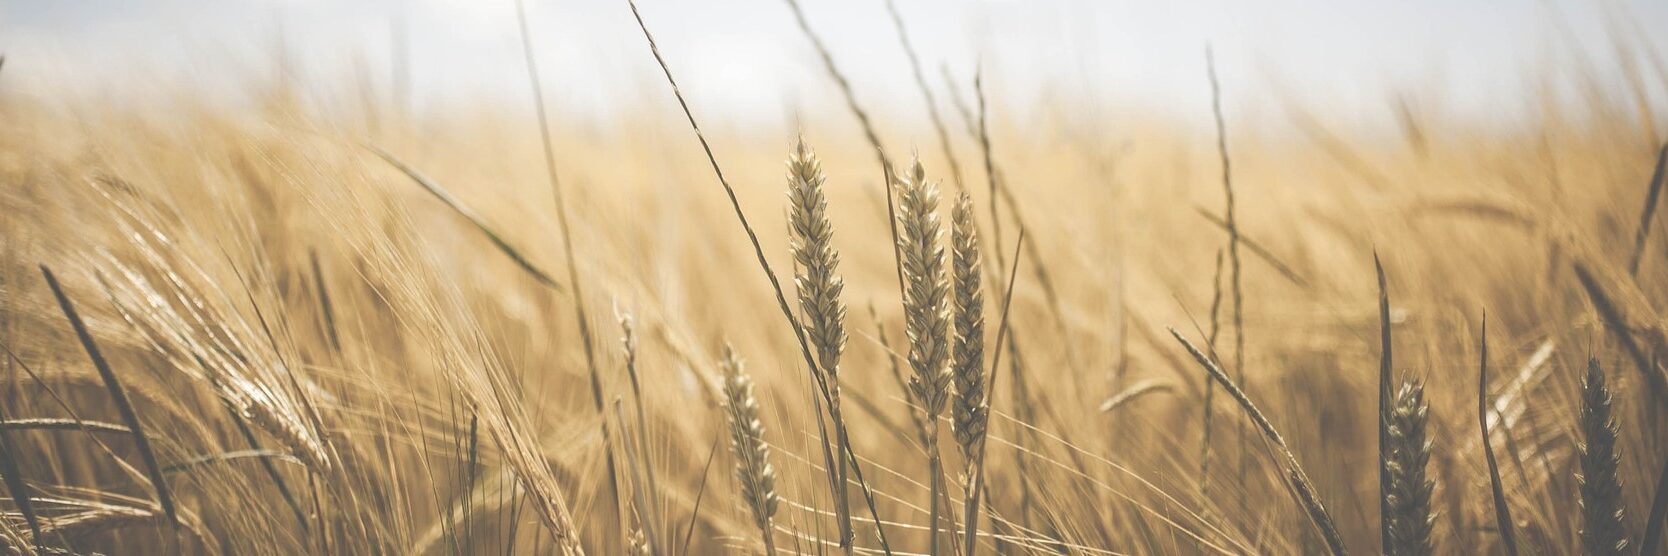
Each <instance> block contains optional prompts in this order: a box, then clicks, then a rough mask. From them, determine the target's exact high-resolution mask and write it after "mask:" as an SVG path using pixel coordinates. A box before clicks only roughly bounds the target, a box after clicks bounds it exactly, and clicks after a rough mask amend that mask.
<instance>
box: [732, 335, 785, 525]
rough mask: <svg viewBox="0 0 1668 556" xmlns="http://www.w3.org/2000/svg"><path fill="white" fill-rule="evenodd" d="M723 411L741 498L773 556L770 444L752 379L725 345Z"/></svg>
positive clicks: (773, 481)
mask: <svg viewBox="0 0 1668 556" xmlns="http://www.w3.org/2000/svg"><path fill="white" fill-rule="evenodd" d="M720 366H721V367H723V370H724V409H725V411H726V414H727V415H728V417H729V423H730V449H731V451H732V452H734V453H735V457H736V482H738V483H740V484H741V497H742V499H744V500H746V501H747V506H748V508H749V509H751V510H752V512H753V524H754V525H756V526H758V528H759V534H760V535H761V536H763V538H764V543H765V547H766V552H768V553H771V554H774V553H775V551H776V550H775V543H774V541H773V540H772V538H771V519H772V518H774V517H775V516H776V507H777V505H778V503H779V498H777V496H776V470H775V469H773V468H771V466H770V445H769V444H768V443H766V442H765V439H764V423H762V422H760V421H759V403H758V400H757V399H755V398H754V397H753V378H752V377H750V376H748V375H747V372H746V371H745V370H744V369H743V368H742V361H741V357H740V356H738V355H736V352H735V349H734V348H731V347H730V346H728V345H726V346H724V359H723V361H722V362H721V363H720Z"/></svg>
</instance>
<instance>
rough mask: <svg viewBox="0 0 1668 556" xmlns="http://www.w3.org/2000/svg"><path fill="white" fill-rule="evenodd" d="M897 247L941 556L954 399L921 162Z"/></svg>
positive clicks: (906, 193)
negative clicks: (946, 434) (944, 449)
mask: <svg viewBox="0 0 1668 556" xmlns="http://www.w3.org/2000/svg"><path fill="white" fill-rule="evenodd" d="M898 228H899V232H900V233H899V236H898V247H899V250H900V251H902V253H903V271H904V282H905V290H904V331H905V332H906V333H907V335H908V336H909V357H908V360H909V366H910V368H911V370H912V371H913V372H914V375H913V376H911V377H910V378H909V391H910V394H911V395H912V396H913V397H914V398H915V401H916V403H918V404H920V405H921V409H922V411H923V413H925V416H926V422H927V446H926V448H927V460H928V465H929V466H930V468H931V473H932V474H931V477H932V493H931V494H932V502H931V504H930V505H929V506H928V508H929V511H928V514H929V516H928V517H929V519H930V520H931V523H932V525H931V527H930V530H929V533H930V534H931V539H932V540H931V543H930V546H931V548H932V550H931V552H930V553H932V554H938V553H939V551H938V519H939V517H938V516H939V503H938V495H939V493H940V492H943V490H944V488H943V484H942V483H943V482H944V481H943V478H942V477H941V476H940V475H941V474H942V471H943V462H942V458H941V456H940V455H939V451H938V418H939V416H940V415H943V414H944V405H945V403H946V402H947V401H948V399H949V395H950V369H949V367H948V365H947V363H948V360H949V344H950V341H949V335H950V330H949V329H950V318H949V314H948V310H947V309H948V303H947V302H948V301H949V293H950V282H949V276H947V275H946V274H945V271H944V247H943V245H941V242H940V240H941V239H942V236H943V232H942V230H941V228H940V225H939V218H938V184H937V183H934V182H929V181H927V177H926V170H925V169H923V168H922V167H921V160H920V158H919V157H917V158H916V159H915V160H914V161H913V162H912V163H911V164H910V167H909V170H908V171H906V172H904V173H903V175H901V176H899V181H898Z"/></svg>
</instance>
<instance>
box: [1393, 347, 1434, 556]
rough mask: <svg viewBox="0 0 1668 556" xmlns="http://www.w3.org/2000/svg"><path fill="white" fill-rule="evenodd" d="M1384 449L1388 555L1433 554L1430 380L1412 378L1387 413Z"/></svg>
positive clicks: (1400, 391)
mask: <svg viewBox="0 0 1668 556" xmlns="http://www.w3.org/2000/svg"><path fill="white" fill-rule="evenodd" d="M1386 417H1387V419H1386V421H1387V424H1386V426H1385V435H1384V436H1385V445H1386V447H1387V448H1388V451H1387V452H1386V453H1385V454H1384V456H1383V458H1384V465H1383V467H1382V468H1381V469H1383V470H1384V473H1385V494H1384V506H1383V507H1384V510H1385V518H1384V536H1385V539H1384V546H1385V552H1386V553H1387V554H1391V555H1395V556H1400V555H1423V554H1430V553H1431V524H1432V523H1433V520H1434V519H1435V516H1434V515H1432V514H1431V490H1432V488H1433V485H1432V483H1431V480H1430V479H1429V478H1427V477H1426V475H1425V464H1426V463H1427V462H1428V461H1430V457H1431V441H1430V438H1429V437H1428V436H1427V435H1426V424H1427V423H1428V422H1429V405H1428V404H1427V403H1426V402H1425V385H1424V383H1423V382H1420V381H1419V380H1406V381H1403V382H1402V385H1401V387H1400V388H1399V389H1397V390H1396V397H1395V403H1394V404H1393V405H1391V407H1390V410H1389V412H1388V413H1387V415H1386Z"/></svg>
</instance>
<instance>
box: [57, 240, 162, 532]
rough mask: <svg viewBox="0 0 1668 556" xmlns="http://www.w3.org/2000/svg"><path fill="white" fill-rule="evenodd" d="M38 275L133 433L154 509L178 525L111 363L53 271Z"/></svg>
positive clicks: (159, 471)
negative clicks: (159, 510) (155, 504)
mask: <svg viewBox="0 0 1668 556" xmlns="http://www.w3.org/2000/svg"><path fill="white" fill-rule="evenodd" d="M40 268H41V275H42V276H44V277H46V284H47V286H49V287H51V288H52V295H53V296H54V297H57V298H58V307H59V308H60V309H62V310H63V311H64V317H65V318H66V319H68V320H69V322H70V327H72V328H74V329H75V335H76V337H77V338H78V339H80V340H81V347H82V348H85V349H86V351H87V357H89V358H91V359H92V360H93V366H94V367H96V368H97V369H98V374H99V376H100V377H101V378H103V379H104V385H105V387H106V388H108V389H109V390H110V398H111V399H112V400H114V401H115V402H116V410H117V411H118V412H120V413H121V416H122V421H123V422H125V423H127V426H128V429H130V430H131V431H133V441H134V443H136V444H137V445H138V447H139V456H140V458H141V459H143V460H144V461H145V470H146V472H147V473H148V474H149V475H150V480H151V486H152V487H154V488H155V489H156V501H157V505H159V506H161V507H162V513H163V514H166V515H167V516H168V522H169V523H178V521H179V518H178V515H176V514H175V510H174V499H173V497H172V496H171V495H169V493H168V483H167V481H165V480H164V479H163V476H162V467H161V466H160V465H158V464H157V462H156V453H155V452H153V451H151V442H150V439H149V438H148V437H146V436H145V430H144V427H142V426H140V424H139V415H138V413H136V412H134V410H133V404H132V403H130V402H129V401H128V399H127V391H126V390H124V389H123V388H122V383H121V381H120V380H118V379H117V378H116V373H115V371H113V370H111V369H110V363H109V362H108V361H106V360H105V359H104V355H103V354H101V353H99V350H98V344H96V343H94V342H93V335H92V333H90V332H88V331H87V325H86V323H83V322H82V321H81V315H79V314H77V313H76V312H75V306H74V304H72V303H71V302H70V299H69V296H68V295H65V294H64V289H63V287H62V286H61V285H59V284H58V278H57V277H55V276H53V275H52V270H51V269H49V268H47V267H46V265H44V264H43V265H40Z"/></svg>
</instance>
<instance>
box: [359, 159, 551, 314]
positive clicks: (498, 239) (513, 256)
mask: <svg viewBox="0 0 1668 556" xmlns="http://www.w3.org/2000/svg"><path fill="white" fill-rule="evenodd" d="M366 148H368V149H370V150H371V152H374V153H376V155H377V156H379V157H382V160H384V161H387V162H388V164H389V165H390V166H393V167H394V169H396V170H399V171H400V173H403V174H405V175H406V177H408V178H411V181H414V182H417V185H420V186H423V189H424V190H426V191H428V192H429V194H431V195H434V198H436V199H439V200H440V202H441V203H442V204H445V205H446V206H447V207H448V208H451V209H452V211H453V212H456V213H457V214H458V216H462V217H463V219H464V220H468V221H469V224H470V225H473V226H475V229H477V230H480V231H481V233H482V234H485V235H486V236H487V239H489V240H491V241H492V245H493V246H495V247H497V248H498V250H499V251H502V252H503V253H504V254H505V255H507V256H509V257H510V260H511V261H515V264H516V265H517V266H520V267H521V269H522V270H525V271H527V273H528V274H531V275H532V276H533V279H534V280H537V281H538V282H539V283H540V284H544V285H545V286H547V287H549V288H550V289H553V290H556V291H563V289H562V285H561V284H559V283H557V282H556V279H555V278H551V277H550V274H549V273H546V272H545V271H544V270H541V269H540V268H539V267H538V266H537V265H534V264H533V261H531V260H528V259H527V257H526V256H524V255H522V254H521V251H520V250H518V249H516V248H515V247H514V246H512V245H510V242H509V241H507V240H505V239H504V236H501V235H498V232H495V231H493V230H492V227H491V226H488V225H487V223H486V221H485V220H482V219H481V217H480V216H479V215H477V214H475V211H473V210H470V209H469V207H466V206H464V205H463V203H461V202H459V201H458V200H457V198H456V197H453V196H452V194H451V193H449V192H447V191H446V189H445V188H443V187H440V184H438V183H435V182H434V181H431V180H429V178H427V177H424V176H423V174H420V173H418V172H417V170H416V169H414V168H412V167H410V166H407V165H406V163H404V162H401V161H400V159H398V158H394V155H392V154H389V153H388V151H385V150H382V149H381V148H380V147H366Z"/></svg>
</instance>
